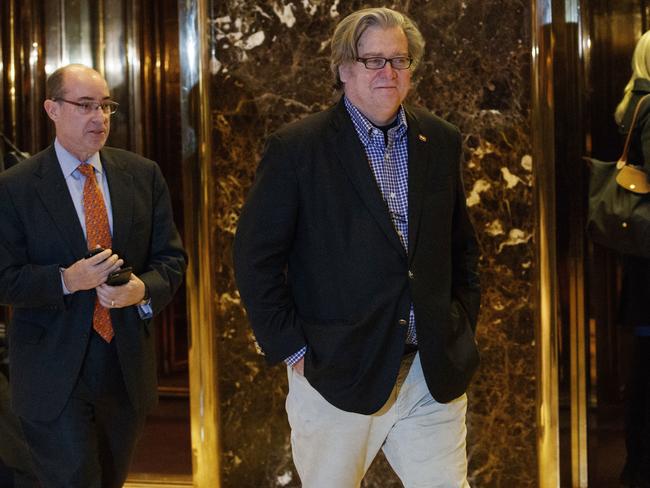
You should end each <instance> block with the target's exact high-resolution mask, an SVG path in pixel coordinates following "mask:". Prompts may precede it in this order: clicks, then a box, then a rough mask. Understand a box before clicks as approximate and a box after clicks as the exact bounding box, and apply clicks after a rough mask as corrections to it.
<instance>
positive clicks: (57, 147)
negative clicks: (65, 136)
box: [54, 139, 103, 178]
mask: <svg viewBox="0 0 650 488" xmlns="http://www.w3.org/2000/svg"><path fill="white" fill-rule="evenodd" d="M54 151H55V152H56V157H57V159H58V160H59V164H60V165H61V170H62V171H63V176H65V177H66V178H67V177H68V176H75V175H76V177H77V178H78V177H79V172H78V171H77V172H76V173H75V171H76V169H77V166H79V164H81V163H82V162H84V163H88V164H90V165H91V166H92V167H93V168H95V172H96V173H99V174H103V167H102V161H101V158H100V157H99V152H96V153H95V154H93V155H92V156H90V157H89V158H88V160H86V161H79V160H78V159H77V158H75V157H74V156H73V155H72V154H70V153H69V152H68V150H67V149H66V148H64V147H63V146H62V145H61V143H60V142H59V140H58V139H55V140H54Z"/></svg>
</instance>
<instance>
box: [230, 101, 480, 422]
mask: <svg viewBox="0 0 650 488" xmlns="http://www.w3.org/2000/svg"><path fill="white" fill-rule="evenodd" d="M406 113H407V121H408V126H409V129H408V151H409V182H408V185H409V249H408V253H407V252H406V251H405V250H404V248H403V247H402V245H401V244H400V241H399V238H398V236H397V234H396V232H395V230H394V228H393V225H392V222H391V219H390V216H389V213H388V207H387V205H386V204H385V202H384V200H383V199H382V195H381V192H380V190H379V188H378V186H377V184H376V182H375V179H374V176H373V174H372V170H371V168H370V166H369V163H368V160H367V157H366V154H365V151H364V149H363V147H362V145H361V143H360V142H359V139H358V136H357V134H356V132H355V130H354V127H353V125H352V122H351V120H350V118H349V115H348V114H347V111H346V109H345V106H344V104H343V102H342V101H341V102H339V103H338V104H337V105H336V106H335V107H333V108H331V109H329V110H327V111H324V112H321V113H318V114H315V115H312V116H310V117H307V118H306V119H304V120H302V121H300V122H298V123H294V124H292V125H289V126H287V127H285V128H283V129H282V130H280V131H279V132H277V133H275V134H274V135H272V136H271V137H270V139H269V141H268V143H267V147H266V150H265V154H264V157H263V159H262V161H261V163H260V166H259V168H258V172H257V176H256V181H255V183H254V185H253V187H252V189H251V191H250V194H249V195H248V198H247V201H246V204H245V205H244V208H243V211H242V215H241V218H240V220H239V226H238V229H237V235H236V239H235V245H234V259H235V270H236V275H237V283H238V286H239V290H240V293H241V296H242V299H243V301H244V304H245V305H246V308H247V311H248V315H249V319H250V322H251V324H252V327H253V329H254V332H255V336H256V338H257V341H258V343H259V345H260V347H261V349H262V350H263V352H264V354H265V355H266V358H267V360H268V361H269V362H270V363H275V362H278V361H282V360H284V359H285V358H287V357H288V356H289V355H291V354H293V353H294V352H296V351H297V350H298V349H300V348H301V347H302V346H303V345H305V344H307V346H308V351H307V356H306V358H305V376H306V378H307V379H308V380H309V382H310V383H311V384H312V385H313V386H314V387H315V388H316V389H317V390H318V391H319V392H320V393H321V394H322V395H323V396H324V397H325V398H326V399H327V400H328V401H329V402H330V403H332V404H333V405H335V406H337V407H339V408H341V409H344V410H347V411H353V412H359V413H364V414H369V413H372V412H375V411H377V410H378V409H379V408H381V407H382V405H383V404H384V403H385V402H386V400H387V398H388V396H389V394H390V391H391V389H392V388H393V386H394V384H395V380H396V377H397V373H398V371H399V367H400V361H401V358H402V355H403V350H404V342H405V337H406V332H407V327H406V324H407V321H408V317H409V306H410V303H411V301H412V302H413V303H414V307H415V318H416V327H417V335H418V343H419V350H420V356H421V361H422V366H423V369H424V374H425V377H426V381H427V384H428V386H429V389H430V391H431V393H432V395H433V396H434V397H435V398H436V399H437V400H438V401H440V402H447V401H450V400H452V399H454V398H456V397H458V396H459V395H461V394H462V393H463V392H464V391H465V389H466V387H467V385H468V382H469V380H470V378H471V376H472V374H473V373H474V371H475V369H476V367H477V364H478V353H477V349H476V344H475V341H474V329H475V325H476V320H477V314H478V308H479V283H478V276H477V258H478V247H477V242H476V239H475V235H474V231H473V229H472V225H471V224H470V221H469V219H468V215H467V212H466V208H465V197H464V193H463V188H462V182H461V175H460V164H459V163H460V160H461V139H460V134H459V132H458V130H457V129H455V128H454V127H453V126H451V125H449V124H447V123H446V122H444V121H442V120H441V119H439V118H437V117H434V116H433V115H431V114H430V113H428V112H426V111H424V110H421V109H407V111H406Z"/></svg>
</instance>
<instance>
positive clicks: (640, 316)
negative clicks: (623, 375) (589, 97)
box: [615, 31, 650, 487]
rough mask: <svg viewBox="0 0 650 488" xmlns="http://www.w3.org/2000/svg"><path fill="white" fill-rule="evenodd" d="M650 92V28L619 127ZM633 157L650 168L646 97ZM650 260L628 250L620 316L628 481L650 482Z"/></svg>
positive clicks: (625, 127) (624, 128)
mask: <svg viewBox="0 0 650 488" xmlns="http://www.w3.org/2000/svg"><path fill="white" fill-rule="evenodd" d="M649 93H650V31H648V32H646V33H645V34H644V35H643V36H642V37H641V39H639V42H638V43H637V45H636V48H635V49H634V55H633V57H632V77H631V78H630V81H629V82H628V84H627V86H626V87H625V90H624V95H623V98H622V100H621V102H620V103H619V104H618V107H617V108H616V112H615V119H616V122H617V123H618V124H619V127H620V131H621V133H623V134H627V132H628V131H629V127H630V125H631V122H632V116H633V114H634V110H635V109H636V107H637V105H638V103H639V101H640V100H641V98H642V97H643V96H645V95H647V94H649ZM629 161H630V162H631V163H633V164H637V165H642V166H643V168H644V169H645V171H646V173H648V174H650V100H645V101H643V105H642V106H641V107H640V110H639V115H638V121H637V123H636V125H635V127H634V129H633V132H632V139H631V143H630V152H629ZM648 303H650V260H647V259H643V258H638V257H632V256H626V257H625V262H624V272H623V289H622V298H621V310H620V312H621V321H622V323H623V324H625V325H627V326H630V327H633V329H634V335H635V346H634V349H635V350H634V359H633V365H632V368H631V373H630V377H629V379H628V383H627V388H626V410H627V412H626V419H625V430H626V448H627V458H626V462H625V467H624V468H623V472H622V473H621V482H622V483H623V485H624V486H633V487H650V309H649V308H648Z"/></svg>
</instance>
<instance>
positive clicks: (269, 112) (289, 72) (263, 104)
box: [211, 0, 537, 488]
mask: <svg viewBox="0 0 650 488" xmlns="http://www.w3.org/2000/svg"><path fill="white" fill-rule="evenodd" d="M381 4H382V5H385V6H389V7H393V8H396V9H398V10H402V11H404V12H406V13H408V14H409V15H410V16H411V17H412V18H413V19H415V20H416V21H417V23H418V25H419V27H420V29H421V30H422V32H423V34H424V37H425V39H426V55H425V58H424V62H423V63H422V65H421V66H420V68H419V71H418V73H417V75H416V76H415V86H414V90H413V92H412V94H411V96H410V102H413V103H416V104H419V105H422V106H424V107H427V108H428V109H429V110H431V111H432V112H434V113H436V114H438V115H440V116H441V117H443V118H445V119H447V120H448V121H450V122H452V123H454V124H455V125H457V126H458V127H459V128H460V129H461V131H462V133H463V134H464V156H465V162H464V170H463V174H464V181H465V188H466V192H467V202H468V205H469V207H470V212H471V216H472V218H473V221H474V223H475V226H476V229H477V231H478V234H479V238H480V242H481V250H482V258H481V277H482V286H483V304H482V311H481V316H480V323H479V328H478V336H477V340H478V343H479V346H480V350H481V356H482V365H481V368H480V371H479V373H478V375H477V377H476V378H475V381H474V383H473V385H472V387H471V389H470V391H469V401H470V407H469V408H470V412H469V415H468V455H469V463H470V481H471V484H472V486H473V487H479V488H486V487H501V486H503V487H513V486H516V487H526V486H535V483H536V479H537V467H536V454H535V452H536V435H535V432H536V431H535V345H534V320H533V303H532V297H533V283H534V282H533V280H534V272H535V270H534V256H533V253H534V246H533V241H532V236H533V227H534V222H535V219H534V207H533V197H532V183H533V182H532V158H531V156H530V127H529V120H528V119H529V105H530V103H529V102H530V92H529V87H530V48H531V40H530V31H529V25H530V12H529V4H528V2H526V1H524V0H411V1H408V0H404V1H398V2H393V3H387V2H381ZM365 6H368V4H367V3H365V2H361V1H356V0H353V1H347V2H340V1H339V0H300V1H298V0H294V1H288V0H266V1H264V0H250V1H244V0H223V1H220V2H216V4H215V12H214V19H213V21H214V26H215V33H216V35H215V39H216V50H215V56H214V57H213V59H212V62H211V68H212V70H213V73H214V75H213V76H212V85H211V96H212V106H213V131H214V132H213V141H212V142H213V155H214V161H213V164H214V173H215V175H216V181H215V187H214V188H213V192H214V202H215V208H214V209H213V215H212V219H213V222H214V233H215V242H216V243H217V249H216V254H217V255H216V256H215V260H214V262H215V263H216V264H217V266H218V269H217V270H216V279H215V283H216V285H217V289H216V296H215V300H216V303H217V327H218V333H219V338H220V341H219V350H218V352H219V360H218V362H219V381H220V382H219V395H220V399H221V411H220V426H221V433H222V437H221V441H222V459H223V462H222V479H223V486H225V487H228V488H230V487H233V488H235V487H236V488H247V487H251V488H252V487H255V488H261V487H298V486H300V482H299V479H298V477H297V475H296V473H295V469H294V468H293V464H292V461H291V452H290V444H289V429H288V424H287V421H286V416H285V413H284V399H285V394H286V390H287V384H286V374H285V371H284V369H283V368H282V367H281V366H276V367H268V366H266V365H265V364H264V361H263V358H262V357H261V356H259V355H258V354H257V353H256V351H255V347H254V340H253V337H252V334H251V331H250V329H249V327H248V324H247V321H246V317H245V313H244V311H243V309H242V306H241V303H240V300H239V296H238V293H237V289H236V286H235V282H234V277H233V269H232V257H231V244H232V240H233V235H234V231H235V228H236V224H237V217H238V214H239V211H240V209H241V206H242V204H243V201H244V198H245V196H246V192H247V190H248V188H249V186H250V184H251V181H252V178H253V174H254V171H255V168H256V166H257V163H258V161H259V157H260V154H261V151H262V149H263V144H264V141H265V139H266V137H267V136H268V135H269V134H270V133H271V132H273V131H274V130H276V129H278V128H279V127H280V126H282V125H283V124H285V123H288V122H291V121H294V120H297V119H300V118H302V117H304V116H305V115H307V114H310V113H312V112H315V111H318V110H321V109H323V108H325V107H328V106H329V105H330V104H331V103H332V102H333V100H334V95H335V94H334V93H333V91H332V89H331V76H330V71H329V40H330V35H331V33H332V31H333V29H334V27H335V25H336V24H337V23H338V22H339V21H340V20H341V19H342V18H343V17H344V16H345V15H347V14H348V13H350V12H352V11H353V10H356V9H358V8H361V7H365ZM363 486H365V487H373V488H390V487H399V486H401V484H400V482H399V481H398V480H397V478H396V476H395V475H394V474H393V472H392V470H391V469H390V467H389V466H388V464H387V463H386V461H385V459H384V458H383V457H382V456H379V457H378V458H377V460H376V461H375V463H374V464H373V466H372V467H371V469H370V471H369V473H368V474H367V476H366V479H365V480H364V484H363Z"/></svg>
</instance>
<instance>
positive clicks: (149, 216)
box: [0, 146, 186, 421]
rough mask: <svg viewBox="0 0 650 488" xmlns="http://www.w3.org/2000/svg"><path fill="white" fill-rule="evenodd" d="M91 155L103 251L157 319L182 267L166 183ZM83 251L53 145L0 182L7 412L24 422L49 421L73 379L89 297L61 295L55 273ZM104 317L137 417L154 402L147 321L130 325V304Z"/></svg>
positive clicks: (134, 315)
mask: <svg viewBox="0 0 650 488" xmlns="http://www.w3.org/2000/svg"><path fill="white" fill-rule="evenodd" d="M100 157H101V161H102V166H103V168H104V170H105V171H106V177H107V180H108V186H109V190H110V196H111V205H112V209H113V246H112V248H113V249H114V250H115V251H116V252H118V253H119V255H120V257H122V258H124V260H125V262H126V263H127V264H128V265H129V266H132V267H133V271H134V273H135V274H136V275H137V276H138V277H139V278H140V279H141V280H142V281H143V282H144V283H145V284H146V285H147V287H148V289H149V292H150V296H151V305H152V308H153V310H154V313H157V312H159V311H160V310H161V309H162V308H163V307H164V306H165V305H166V304H167V303H168V302H169V301H170V300H171V298H172V296H173V294H174V292H175V291H176V289H177V288H178V286H179V285H180V283H181V279H182V276H183V272H184V271H185V267H186V255H185V252H184V251H183V248H182V245H181V241H180V238H179V235H178V232H177V231H176V227H175V225H174V222H173V220H172V211H171V204H170V199H169V192H168V190H167V185H166V184H165V182H164V180H163V177H162V174H161V172H160V169H159V168H158V166H157V165H156V164H155V163H154V162H153V161H149V160H147V159H145V158H142V157H140V156H138V155H136V154H133V153H130V152H127V151H122V150H119V149H112V148H104V149H102V150H101V151H100ZM87 252H88V249H87V247H86V240H85V238H84V234H83V230H82V227H81V224H80V222H79V218H78V216H77V213H76V211H75V208H74V204H73V202H72V198H71V197H70V193H69V191H68V188H67V185H66V182H65V179H64V176H63V173H62V171H61V167H60V165H59V163H58V160H57V158H56V152H55V151H54V147H53V146H50V147H49V148H47V149H46V150H44V151H43V152H41V153H39V154H37V155H35V156H34V157H32V158H30V159H28V160H26V161H23V162H21V163H19V164H18V165H16V166H15V167H13V168H11V169H9V170H7V171H5V172H4V173H2V174H0V303H2V304H6V305H11V306H12V307H13V317H12V322H11V324H10V328H9V361H10V364H9V365H10V370H11V388H12V392H11V396H12V406H13V409H14V410H15V412H16V413H17V414H18V415H20V416H22V417H24V418H27V419H29V420H41V421H47V420H51V419H53V418H55V417H56V416H57V415H58V414H59V412H61V410H62V408H63V407H64V405H65V403H66V401H67V399H68V398H69V396H70V393H71V392H72V389H73V388H74V386H75V383H76V381H77V378H78V375H79V371H80V368H81V366H82V363H83V359H84V353H85V351H86V346H87V344H88V340H89V338H90V334H91V333H92V316H93V308H94V303H95V296H96V294H95V291H94V290H88V291H80V292H77V293H74V294H71V295H67V296H64V295H63V291H62V285H61V275H60V272H59V268H60V267H67V266H69V265H71V264H72V263H74V262H75V261H77V260H79V259H81V258H83V257H84V256H85V254H86V253H87ZM110 313H111V319H112V322H113V326H114V330H115V337H114V341H115V343H116V347H117V354H118V358H119V361H120V365H121V367H122V372H123V375H124V381H125V384H126V388H127V391H128V393H129V397H130V399H131V401H132V403H133V406H134V408H135V409H136V410H139V411H143V412H146V411H147V410H148V409H150V408H151V407H152V406H153V405H154V404H155V402H156V399H157V393H156V381H157V378H156V363H155V354H154V352H155V351H154V345H155V344H154V335H153V332H152V330H151V321H150V320H142V319H140V316H139V314H138V311H137V309H136V307H135V306H130V307H125V308H119V309H111V311H110Z"/></svg>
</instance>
